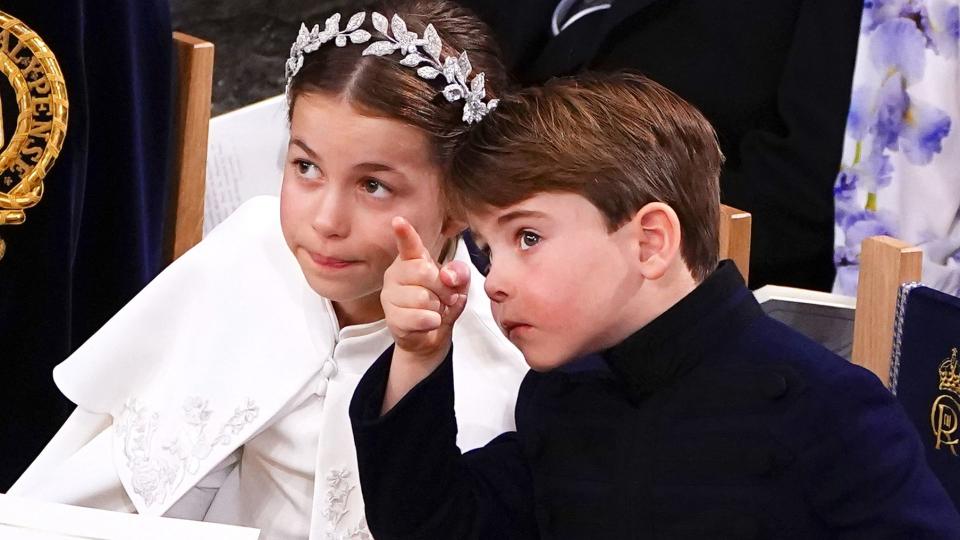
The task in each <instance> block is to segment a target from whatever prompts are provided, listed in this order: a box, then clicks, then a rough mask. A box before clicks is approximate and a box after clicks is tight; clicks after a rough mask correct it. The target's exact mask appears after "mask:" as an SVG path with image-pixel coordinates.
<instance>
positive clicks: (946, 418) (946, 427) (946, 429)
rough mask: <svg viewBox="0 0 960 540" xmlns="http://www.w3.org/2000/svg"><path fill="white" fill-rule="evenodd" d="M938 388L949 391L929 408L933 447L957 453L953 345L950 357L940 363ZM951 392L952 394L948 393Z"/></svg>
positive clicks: (958, 382)
mask: <svg viewBox="0 0 960 540" xmlns="http://www.w3.org/2000/svg"><path fill="white" fill-rule="evenodd" d="M938 372H939V374H940V386H939V389H940V390H945V391H946V392H949V393H947V394H941V395H940V396H939V397H937V399H935V400H934V401H933V407H932V408H931V409H930V426H931V427H932V428H933V437H934V440H935V443H934V445H933V447H934V448H935V449H937V450H940V449H941V447H944V446H945V447H946V448H947V449H949V450H950V453H951V454H953V455H957V444H958V443H960V439H958V438H957V436H956V434H957V433H956V432H957V428H958V422H960V403H958V402H957V400H956V399H955V398H954V396H957V397H960V373H958V372H957V348H956V347H954V348H953V351H952V353H951V354H950V358H947V359H945V360H944V361H943V362H941V363H940V368H939V369H938ZM950 393H952V394H953V396H951V395H950Z"/></svg>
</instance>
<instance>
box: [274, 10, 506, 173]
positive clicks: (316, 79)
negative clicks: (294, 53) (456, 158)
mask: <svg viewBox="0 0 960 540" xmlns="http://www.w3.org/2000/svg"><path fill="white" fill-rule="evenodd" d="M374 11H376V12H379V13H382V14H383V15H385V16H386V17H387V18H388V19H390V18H392V17H393V15H394V14H397V15H399V16H400V17H401V18H402V19H403V20H404V22H406V24H407V29H408V30H409V31H411V32H415V33H417V35H419V36H421V37H422V36H423V32H424V30H425V29H426V27H427V25H428V24H432V25H433V26H434V28H436V30H437V33H438V34H439V35H440V40H441V42H442V43H443V50H442V52H441V57H446V56H450V55H454V56H455V55H459V54H460V53H461V52H466V53H467V55H468V56H469V58H470V62H471V64H472V65H473V74H474V75H475V74H477V73H481V72H482V73H484V74H485V76H486V91H487V97H491V98H495V97H496V96H497V92H498V91H499V90H501V89H503V88H504V86H505V85H506V83H507V75H506V70H505V69H504V67H503V64H502V62H501V61H500V56H499V52H500V51H499V49H498V48H497V45H496V43H495V42H494V40H493V38H492V35H491V32H490V30H489V28H488V27H487V26H486V25H485V24H484V23H483V22H481V21H480V19H479V18H477V17H476V16H475V15H474V14H473V13H472V12H471V11H469V10H467V9H465V8H462V7H460V6H458V5H456V4H454V3H453V2H449V1H447V0H398V1H392V2H380V3H378V4H375V5H373V6H371V7H370V8H369V9H368V10H367V14H368V16H367V18H366V21H365V22H364V28H365V29H368V30H369V31H370V32H371V34H373V38H371V40H370V43H372V42H374V41H377V40H378V37H379V33H378V32H376V31H374V30H373V28H372V27H371V23H370V16H369V14H370V13H372V12H374ZM321 26H322V24H321ZM368 44H369V43H368ZM368 44H362V45H354V44H348V45H347V46H345V47H337V46H335V45H334V44H333V43H332V42H330V43H327V44H324V45H322V46H321V47H320V48H319V49H318V50H316V51H314V52H312V53H309V54H306V55H305V56H304V63H303V67H302V68H301V69H300V71H299V72H298V73H297V75H296V76H294V78H293V80H292V81H291V85H290V93H289V99H290V114H291V115H292V114H293V108H294V107H295V106H296V100H297V98H298V97H299V96H301V95H303V94H306V93H311V92H320V93H325V94H330V95H333V96H340V97H343V98H345V99H346V100H347V101H348V102H349V103H350V104H351V105H353V106H354V107H356V108H357V109H359V110H361V111H362V112H363V113H364V114H369V115H370V116H378V117H384V118H389V119H393V120H399V121H401V122H405V123H407V124H410V125H413V126H415V127H417V128H420V129H422V130H423V131H424V132H425V133H426V135H427V137H428V139H429V141H430V143H431V145H430V146H431V148H432V149H433V152H434V155H433V158H434V160H435V161H436V163H437V165H438V166H440V167H441V168H442V170H443V171H444V172H446V170H447V167H448V166H449V164H450V160H451V158H452V156H453V153H454V150H455V149H456V147H457V145H458V144H459V143H460V142H461V141H462V139H463V137H464V136H465V134H466V133H467V131H468V129H469V127H470V126H469V125H468V124H466V123H465V122H464V121H463V120H462V116H463V105H464V102H463V100H460V101H455V102H453V103H450V102H448V101H447V100H446V98H444V97H443V95H442V94H441V93H440V92H441V90H442V89H443V86H442V83H443V78H442V77H438V78H437V79H436V80H433V81H430V80H426V79H422V78H420V77H419V76H417V72H416V69H415V68H409V67H405V66H402V65H400V60H401V59H402V58H403V57H402V56H401V55H400V54H399V53H395V54H392V55H389V56H384V57H380V56H362V55H361V53H362V52H363V50H364V49H365V48H366V47H367V45H368ZM441 185H443V183H441ZM441 191H443V189H442V188H441Z"/></svg>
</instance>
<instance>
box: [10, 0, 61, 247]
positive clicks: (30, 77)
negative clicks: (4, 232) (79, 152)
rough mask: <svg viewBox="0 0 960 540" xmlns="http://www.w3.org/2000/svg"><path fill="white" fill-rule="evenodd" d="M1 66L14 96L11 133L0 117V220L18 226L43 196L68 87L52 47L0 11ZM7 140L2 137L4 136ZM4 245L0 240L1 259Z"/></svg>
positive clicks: (56, 151)
mask: <svg viewBox="0 0 960 540" xmlns="http://www.w3.org/2000/svg"><path fill="white" fill-rule="evenodd" d="M0 71H2V72H3V75H4V76H5V77H6V78H7V81H8V82H9V83H10V86H11V87H12V88H13V91H14V94H15V96H16V102H17V109H18V111H19V113H18V114H17V118H16V124H15V125H16V128H15V130H14V131H13V135H12V136H11V137H9V139H6V137H4V136H3V132H4V124H3V122H4V119H3V118H2V116H0V225H20V224H22V223H23V222H24V221H25V220H26V214H25V210H26V209H27V208H31V207H33V206H35V205H36V204H37V203H38V202H40V198H41V197H42V196H43V179H44V177H45V176H47V174H48V173H49V172H50V169H51V167H53V162H54V161H55V160H56V159H57V156H58V155H59V154H60V149H61V148H62V147H63V140H64V137H65V136H66V132H67V108H68V101H67V87H66V82H65V81H64V78H63V72H62V71H61V70H60V65H59V64H58V63H57V59H56V57H54V55H53V51H51V50H50V48H49V47H47V45H46V43H44V42H43V40H42V39H40V36H38V35H37V34H36V32H34V31H33V30H31V29H30V28H29V27H28V26H26V25H25V24H23V23H22V22H21V21H20V20H18V19H17V18H15V17H12V16H10V15H8V14H6V13H4V12H2V11H0ZM5 139H6V140H5ZM5 250H6V245H5V244H4V242H3V240H2V239H0V259H2V258H3V255H4V252H5Z"/></svg>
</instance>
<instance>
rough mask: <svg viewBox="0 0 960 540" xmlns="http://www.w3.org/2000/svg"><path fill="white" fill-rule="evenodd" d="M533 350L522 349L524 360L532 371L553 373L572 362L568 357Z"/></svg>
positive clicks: (528, 348) (530, 348)
mask: <svg viewBox="0 0 960 540" xmlns="http://www.w3.org/2000/svg"><path fill="white" fill-rule="evenodd" d="M533 349H534V348H533V347H520V352H522V353H523V358H524V360H526V361H527V365H528V366H530V369H532V370H534V371H537V372H540V373H544V372H547V371H552V370H554V369H556V368H558V367H560V366H562V365H564V364H566V363H567V362H569V361H570V359H569V358H567V356H566V355H562V354H557V353H550V352H549V351H536V350H533Z"/></svg>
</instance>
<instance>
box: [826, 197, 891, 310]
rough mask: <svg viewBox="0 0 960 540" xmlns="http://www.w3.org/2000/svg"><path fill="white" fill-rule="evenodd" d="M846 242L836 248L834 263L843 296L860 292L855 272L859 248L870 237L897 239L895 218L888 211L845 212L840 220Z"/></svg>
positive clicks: (838, 284) (858, 263)
mask: <svg viewBox="0 0 960 540" xmlns="http://www.w3.org/2000/svg"><path fill="white" fill-rule="evenodd" d="M839 221H840V223H839V226H840V228H841V229H842V230H843V234H844V243H843V245H842V246H837V247H835V248H834V255H833V259H834V264H835V266H836V267H837V288H838V290H839V291H840V292H841V293H842V294H847V295H854V294H856V292H857V281H856V272H857V267H858V266H859V265H860V245H861V244H862V243H863V241H864V240H866V239H867V238H869V237H871V236H879V235H887V236H896V227H895V226H894V223H895V219H894V216H893V215H892V214H890V213H889V212H886V211H883V210H881V211H879V212H871V211H869V210H859V211H855V212H849V213H846V215H845V216H844V218H843V219H841V220H839Z"/></svg>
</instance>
